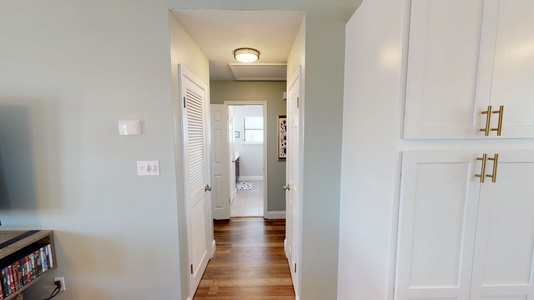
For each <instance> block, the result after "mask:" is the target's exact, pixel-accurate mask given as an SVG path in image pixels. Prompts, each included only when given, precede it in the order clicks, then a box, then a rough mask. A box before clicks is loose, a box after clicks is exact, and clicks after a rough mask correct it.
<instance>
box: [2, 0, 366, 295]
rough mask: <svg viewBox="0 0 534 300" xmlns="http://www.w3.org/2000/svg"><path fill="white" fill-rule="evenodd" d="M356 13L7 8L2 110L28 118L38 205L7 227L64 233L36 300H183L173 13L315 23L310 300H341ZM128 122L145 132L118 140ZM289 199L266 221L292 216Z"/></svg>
mask: <svg viewBox="0 0 534 300" xmlns="http://www.w3.org/2000/svg"><path fill="white" fill-rule="evenodd" d="M359 3H360V1H358V0H357V1H353V0H339V1H334V2H332V1H326V0H295V1H286V0H273V1H235V0H220V1H212V0H152V1H149V0H131V1H128V2H127V3H126V2H118V1H96V2H95V1H92V2H89V1H86V2H81V1H67V0H56V1H46V2H43V1H38V0H21V1H2V9H1V10H0V37H1V41H2V42H1V43H0V57H1V59H0V106H2V107H11V106H23V107H24V110H25V111H26V112H25V113H24V114H27V115H28V120H27V126H28V128H29V134H28V136H29V137H30V139H29V141H28V144H30V145H32V146H31V147H32V149H31V151H30V153H31V157H32V158H31V166H25V168H27V172H29V173H31V174H33V180H30V181H33V183H32V184H33V187H29V189H34V191H35V193H34V196H33V197H30V198H33V199H30V201H33V203H35V208H34V209H29V210H12V211H8V212H6V211H2V216H1V217H2V221H3V224H4V225H3V226H4V228H6V229H7V228H14V227H25V228H50V229H55V230H56V232H57V237H56V241H57V246H58V257H59V259H60V260H61V262H60V266H59V268H58V269H57V270H56V271H54V272H53V273H52V274H51V275H50V276H48V279H45V280H44V281H43V282H42V283H41V284H38V285H36V286H33V287H32V289H31V291H32V296H33V297H34V298H39V297H40V296H41V295H43V294H48V293H49V292H50V289H51V288H52V287H51V284H49V283H50V282H52V279H51V277H52V276H65V277H66V281H67V285H68V286H69V288H68V290H67V291H66V292H64V293H62V294H60V296H58V297H57V299H58V300H61V299H69V300H78V299H175V298H177V295H180V294H181V295H182V297H181V298H183V299H186V298H184V297H183V295H185V293H187V291H186V290H187V288H186V287H185V286H184V285H183V284H182V285H181V284H180V282H183V281H182V280H185V279H184V278H183V276H182V277H181V276H180V270H182V272H183V269H184V266H183V265H182V266H180V261H181V262H183V261H184V259H185V258H184V255H185V253H184V252H183V251H182V252H180V249H182V250H183V249H184V248H183V247H184V245H183V243H182V244H179V240H178V234H181V235H183V231H180V230H181V229H182V228H183V226H182V227H180V225H182V223H183V220H182V219H183V218H181V217H179V209H181V204H182V201H183V196H182V191H181V184H182V182H181V176H180V174H181V172H182V170H181V165H180V162H179V161H178V160H177V159H176V157H177V156H176V155H177V153H179V152H177V151H178V149H176V148H175V143H174V142H175V134H174V130H173V129H174V128H175V122H174V115H173V96H172V95H173V91H172V86H173V84H175V82H174V81H173V79H172V76H171V72H173V71H172V68H174V66H172V68H171V64H170V61H171V58H170V51H169V50H170V49H171V45H170V38H169V37H170V28H169V15H168V9H169V8H193V9H194V8H198V9H202V8H204V9H207V8H209V9H267V10H304V11H305V12H306V13H307V20H306V46H305V70H306V73H305V74H306V76H305V80H306V87H305V94H306V108H305V113H306V119H305V126H304V131H305V133H304V137H305V140H304V147H305V149H306V150H305V152H304V157H303V159H304V172H305V176H304V177H303V184H304V190H303V194H304V203H303V205H304V211H303V225H304V232H303V242H302V245H303V250H302V251H303V253H302V257H303V262H302V273H303V278H302V291H303V294H302V298H303V299H306V300H313V299H334V298H335V297H336V283H337V257H338V243H337V241H338V223H339V186H340V180H339V174H340V153H341V118H342V111H341V109H342V102H341V101H342V94H343V89H342V84H343V83H342V81H343V69H344V67H343V62H344V30H345V22H346V21H347V20H348V18H349V17H350V16H351V15H352V13H353V12H354V10H355V9H356V7H357V6H358V4H359ZM195 56H196V55H193V57H195ZM183 57H184V59H185V61H184V63H187V66H189V67H190V68H192V69H194V65H195V64H194V63H193V64H189V63H188V62H189V60H188V59H189V57H190V56H189V55H184V56H183ZM288 65H289V62H288ZM192 71H193V72H196V71H195V70H192ZM196 74H197V76H199V77H202V75H201V74H198V73H196ZM118 119H140V120H141V121H142V124H143V135H141V136H140V137H119V136H118V133H117V120H118ZM325 145H326V146H325ZM3 148H4V146H2V149H3ZM2 151H4V150H2ZM268 151H269V153H273V154H272V155H275V154H274V153H276V150H274V149H271V150H268ZM136 160H159V161H160V164H161V175H160V176H159V177H138V176H136V175H135V161H136ZM4 173H5V174H8V173H9V171H7V172H6V170H4ZM283 184H284V183H283V182H282V183H281V184H280V186H282V185H283ZM272 188H273V189H274V190H273V191H269V194H270V195H272V196H273V197H276V193H275V190H276V191H278V190H279V188H278V187H277V186H274V185H273V187H272ZM279 192H280V193H282V195H281V196H280V197H279V198H278V199H279V200H278V201H277V200H271V199H269V205H270V207H269V210H272V211H278V210H284V208H285V203H284V200H283V199H284V196H283V192H282V191H281V190H280V191H279ZM154 256H157V257H160V258H164V259H154ZM179 257H180V259H179ZM147 266H149V267H147ZM139 274H142V275H141V276H140V275H139ZM37 294H39V296H37Z"/></svg>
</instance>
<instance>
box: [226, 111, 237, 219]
mask: <svg viewBox="0 0 534 300" xmlns="http://www.w3.org/2000/svg"><path fill="white" fill-rule="evenodd" d="M226 107H227V109H228V146H229V147H228V151H229V155H230V162H231V163H230V207H231V205H232V203H234V200H235V197H236V193H237V187H236V173H235V172H236V158H237V157H236V153H235V126H234V124H235V123H234V108H233V107H232V106H229V105H227V106H226ZM228 211H229V212H228V216H230V214H231V208H229V209H228Z"/></svg>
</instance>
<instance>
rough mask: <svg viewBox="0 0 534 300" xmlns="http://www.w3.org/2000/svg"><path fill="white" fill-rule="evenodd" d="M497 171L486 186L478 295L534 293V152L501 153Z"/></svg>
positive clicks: (510, 296) (477, 268)
mask: <svg viewBox="0 0 534 300" xmlns="http://www.w3.org/2000/svg"><path fill="white" fill-rule="evenodd" d="M488 164H489V167H491V162H488ZM497 170H498V175H497V182H496V183H491V182H490V183H485V184H484V185H483V186H482V189H481V195H480V204H479V217H478V223H477V235H476V246H475V247H476V248H475V260H474V267H473V284H472V295H473V296H472V299H473V300H475V299H485V297H490V296H503V297H507V298H503V299H515V298H513V297H526V296H529V297H534V289H533V285H532V279H533V278H532V275H533V271H534V264H533V262H534V259H533V258H534V257H533V251H534V184H533V181H532V178H533V174H534V152H532V151H530V152H522V151H505V152H503V151H499V163H498V169H497ZM491 299H494V298H491ZM519 299H521V298H519ZM529 299H530V298H529Z"/></svg>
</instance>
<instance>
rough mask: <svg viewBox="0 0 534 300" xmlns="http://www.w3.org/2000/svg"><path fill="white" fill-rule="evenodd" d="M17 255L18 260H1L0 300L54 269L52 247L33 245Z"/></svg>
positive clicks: (48, 245)
mask: <svg viewBox="0 0 534 300" xmlns="http://www.w3.org/2000/svg"><path fill="white" fill-rule="evenodd" d="M23 251H24V253H23V255H20V254H21V253H18V255H16V256H18V257H22V258H20V259H14V260H10V259H9V257H8V258H7V259H2V261H1V262H0V266H1V267H0V268H1V270H0V276H1V282H0V290H1V292H0V300H2V299H4V298H5V297H8V296H9V295H11V294H13V293H15V292H17V291H18V290H19V289H20V288H22V287H24V286H25V285H26V284H28V283H30V282H31V281H32V280H34V279H35V278H37V277H38V276H39V275H41V274H43V273H44V272H46V271H48V270H49V269H51V268H53V267H54V258H53V257H52V247H51V245H50V244H46V245H33V247H31V248H27V249H24V250H23Z"/></svg>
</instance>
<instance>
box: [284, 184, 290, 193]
mask: <svg viewBox="0 0 534 300" xmlns="http://www.w3.org/2000/svg"><path fill="white" fill-rule="evenodd" d="M290 190H291V188H290V187H289V183H288V184H286V185H284V191H290Z"/></svg>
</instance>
